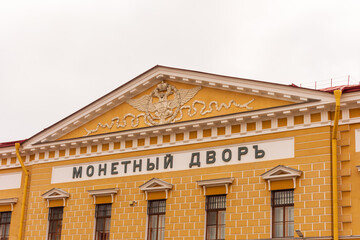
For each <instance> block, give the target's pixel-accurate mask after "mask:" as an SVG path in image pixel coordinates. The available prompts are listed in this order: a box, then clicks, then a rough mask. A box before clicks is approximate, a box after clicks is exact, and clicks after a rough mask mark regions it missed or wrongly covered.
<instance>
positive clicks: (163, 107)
mask: <svg viewBox="0 0 360 240" xmlns="http://www.w3.org/2000/svg"><path fill="white" fill-rule="evenodd" d="M200 90H201V87H200V86H198V87H194V88H191V89H177V88H176V87H175V86H173V85H171V84H169V83H166V82H164V81H162V82H161V83H160V84H158V85H157V86H156V88H155V89H154V90H153V91H152V92H151V93H150V94H149V95H145V96H142V97H140V98H137V99H129V100H128V101H127V103H128V104H130V105H131V106H132V107H133V108H135V109H137V110H138V111H140V112H141V113H139V114H137V115H135V114H133V113H127V114H125V115H124V116H122V117H114V118H112V119H111V122H110V123H101V122H99V123H98V124H97V125H96V128H94V129H91V130H88V129H86V128H85V131H86V134H85V136H88V135H90V134H92V133H96V132H97V131H98V130H99V128H108V129H112V128H113V127H116V128H125V127H126V126H127V125H128V124H130V125H131V127H133V128H135V127H137V126H139V123H140V118H142V117H143V119H144V124H146V125H148V126H157V125H161V124H167V123H174V122H177V121H181V120H182V119H183V116H184V115H186V114H187V115H188V116H189V117H193V116H195V115H196V114H197V113H199V114H200V116H204V115H206V114H208V113H212V112H213V111H214V110H216V111H218V112H219V111H221V110H222V109H223V108H225V109H229V108H230V107H231V106H235V107H237V108H245V109H247V110H251V109H253V108H252V107H250V106H249V105H250V104H251V103H252V102H253V101H254V100H255V99H251V100H250V101H248V102H247V103H244V104H238V103H236V101H235V100H230V101H229V103H228V104H226V103H220V104H219V103H218V102H217V101H215V100H214V101H211V102H209V103H206V102H204V101H201V100H196V99H195V100H193V101H192V104H191V105H185V104H186V103H188V102H189V101H190V100H191V99H192V98H193V97H195V95H196V94H197V93H198V92H199V91H200ZM195 105H196V106H198V105H200V106H201V108H200V110H198V109H197V108H196V106H195ZM213 106H214V109H213Z"/></svg>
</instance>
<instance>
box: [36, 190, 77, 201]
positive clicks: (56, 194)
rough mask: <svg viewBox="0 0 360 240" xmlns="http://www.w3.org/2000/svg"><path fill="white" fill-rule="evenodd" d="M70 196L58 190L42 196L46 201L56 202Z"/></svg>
mask: <svg viewBox="0 0 360 240" xmlns="http://www.w3.org/2000/svg"><path fill="white" fill-rule="evenodd" d="M69 196H70V194H69V193H68V192H66V191H64V190H62V189H60V188H53V189H51V190H49V191H47V192H46V193H44V194H43V195H42V197H43V198H44V199H47V200H57V199H64V198H68V197H69Z"/></svg>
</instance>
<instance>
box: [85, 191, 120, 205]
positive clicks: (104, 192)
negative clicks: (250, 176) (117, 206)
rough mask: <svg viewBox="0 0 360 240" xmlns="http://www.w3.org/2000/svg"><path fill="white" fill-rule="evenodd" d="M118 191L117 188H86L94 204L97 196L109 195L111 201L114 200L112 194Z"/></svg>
mask: <svg viewBox="0 0 360 240" xmlns="http://www.w3.org/2000/svg"><path fill="white" fill-rule="evenodd" d="M118 191H119V189H118V188H107V189H98V190H88V192H89V194H90V196H92V197H93V198H94V204H96V198H97V197H103V196H111V202H112V203H113V202H114V195H115V194H116V193H117V192H118Z"/></svg>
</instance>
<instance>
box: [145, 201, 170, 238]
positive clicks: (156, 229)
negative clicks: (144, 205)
mask: <svg viewBox="0 0 360 240" xmlns="http://www.w3.org/2000/svg"><path fill="white" fill-rule="evenodd" d="M165 212H166V200H152V201H149V202H148V216H149V220H148V240H164V232H165Z"/></svg>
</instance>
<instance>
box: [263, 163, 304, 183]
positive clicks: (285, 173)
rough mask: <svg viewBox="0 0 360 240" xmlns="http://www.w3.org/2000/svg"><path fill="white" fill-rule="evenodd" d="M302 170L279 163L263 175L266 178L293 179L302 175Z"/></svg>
mask: <svg viewBox="0 0 360 240" xmlns="http://www.w3.org/2000/svg"><path fill="white" fill-rule="evenodd" d="M301 173H302V172H301V171H299V170H296V169H294V168H290V167H286V166H284V165H279V166H276V167H274V168H273V169H270V170H269V171H267V172H265V173H263V174H262V175H261V177H262V178H263V179H264V180H275V181H276V180H286V179H292V178H294V177H295V178H296V177H300V176H301Z"/></svg>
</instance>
